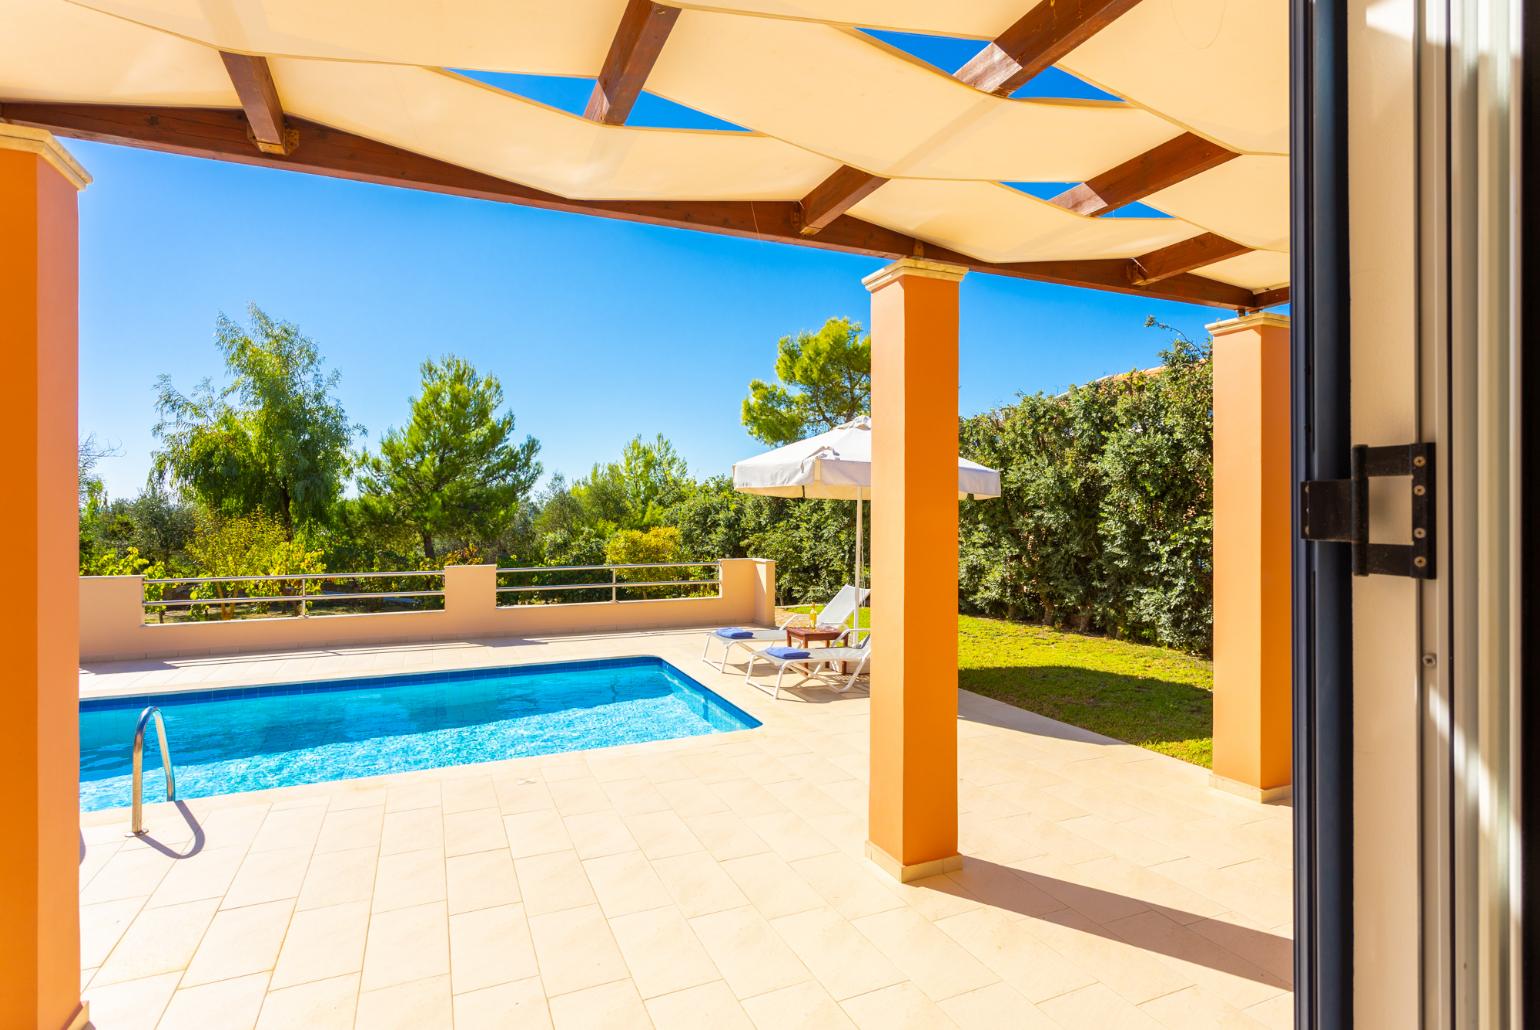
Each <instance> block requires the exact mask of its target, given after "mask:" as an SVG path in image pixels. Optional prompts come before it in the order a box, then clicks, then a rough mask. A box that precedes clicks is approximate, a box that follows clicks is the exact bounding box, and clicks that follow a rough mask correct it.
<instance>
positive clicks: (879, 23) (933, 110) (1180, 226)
mask: <svg viewBox="0 0 1540 1030" xmlns="http://www.w3.org/2000/svg"><path fill="white" fill-rule="evenodd" d="M1287 18H1288V15H1287V2H1286V0H1052V2H1051V3H1050V2H1049V0H1041V4H1039V3H1035V2H1034V0H970V2H966V3H951V4H948V3H937V2H935V0H817V2H813V0H718V2H711V3H698V2H688V3H679V4H676V5H672V6H667V5H662V4H656V3H651V2H648V0H439V2H434V3H420V2H406V0H396V2H389V0H325V2H315V0H73V2H72V0H0V25H3V26H4V29H5V30H4V31H3V32H0V120H5V121H12V122H15V123H17V124H23V125H33V126H37V127H40V128H45V129H49V130H51V131H53V132H55V133H57V134H59V135H61V136H66V137H71V136H72V137H77V138H87V139H97V140H105V141H109V142H118V143H127V144H130V145H136V146H146V147H151V148H154V149H160V150H166V151H172V152H178V153H189V154H196V155H199V156H205V157H213V158H217V159H221V160H233V161H241V162H244V163H249V164H266V165H271V166H274V167H288V168H292V169H295V170H299V171H306V172H317V173H321V174H329V175H338V176H342V177H346V178H353V179H361V180H366V181H374V182H384V183H389V184H393V185H403V186H415V187H419V188H425V189H432V190H438V191H441V192H449V193H461V194H466V195H470V196H478V197H484V198H487V199H494V200H503V201H509V202H513V203H521V204H530V205H534V206H541V207H548V208H556V209H559V210H568V211H578V212H585V213H592V214H599V215H603V216H606V217H617V218H628V219H632V220H637V221H644V222H650V223H654V224H663V225H674V226H681V227H689V228H696V229H702V230H706V231H714V232H725V233H730V234H733V235H740V236H749V237H757V238H763V239H770V240H779V241H782V242H791V243H802V244H807V245H811V246H819V247H827V248H832V249H837V250H845V251H853V252H857V253H863V254H871V255H874V256H879V257H889V258H891V257H900V256H909V255H913V254H922V255H923V256H925V257H928V258H933V259H936V260H942V261H951V262H955V263H958V264H963V265H966V266H967V267H970V268H973V269H976V270H979V271H984V272H994V273H999V274H1005V275H1013V276H1020V277H1025V278H1032V279H1040V280H1046V281H1053V282H1065V283H1073V284H1079V285H1087V286H1092V287H1096V288H1102V289H1113V290H1120V291H1123V292H1131V293H1144V294H1149V295H1151V296H1157V297H1171V298H1175V299H1183V300H1191V301H1197V302H1200V303H1206V304H1211V305H1214V306H1218V307H1233V308H1237V309H1245V310H1251V309H1256V308H1260V307H1264V306H1267V305H1270V304H1275V303H1281V302H1282V301H1284V300H1286V299H1287V285H1288V283H1287V279H1288V245H1289V241H1288V234H1289V226H1288V212H1289V204H1288V168H1287V164H1288V162H1287V153H1286V148H1287V137H1288V96H1287V81H1288V61H1287V37H1288V32H1287V28H1288V25H1287ZM865 30H890V31H898V32H906V33H924V34H931V35H941V36H949V37H958V38H961V39H966V40H979V41H985V42H987V43H988V45H987V46H985V47H984V49H983V51H982V52H981V53H980V55H979V57H977V58H975V59H974V60H973V61H970V62H969V63H968V65H966V66H964V67H963V68H962V69H960V70H958V71H956V72H955V73H954V74H948V73H947V72H946V71H944V70H942V69H940V68H937V67H934V66H932V65H930V64H928V63H926V62H925V61H922V60H920V59H918V58H916V57H914V56H911V55H910V54H908V53H906V52H905V51H904V50H901V49H899V48H898V47H897V46H895V45H890V43H889V42H885V41H884V40H883V39H879V38H877V36H874V35H872V34H870V33H869V32H868V31H865ZM1048 67H1057V68H1058V69H1060V70H1061V71H1064V72H1068V73H1070V74H1072V75H1075V76H1078V77H1079V78H1081V79H1083V80H1085V81H1086V82H1087V83H1089V84H1091V85H1094V86H1096V87H1098V88H1099V89H1101V90H1103V91H1105V92H1106V93H1108V94H1111V95H1112V96H1114V97H1116V98H1118V99H1115V100H1084V99H1056V98H1053V97H1043V96H1034V97H1031V98H1024V99H1023V98H1013V97H1012V96H1010V95H1009V94H1010V93H1011V92H1013V91H1014V90H1015V89H1016V88H1017V86H1019V85H1020V84H1022V83H1023V82H1026V81H1030V79H1031V78H1032V77H1033V76H1034V75H1035V74H1038V73H1040V72H1041V71H1042V69H1044V68H1048ZM453 69H461V70H465V71H474V72H509V73H523V74H530V75H545V76H570V77H578V78H583V79H597V80H598V82H599V85H598V86H597V87H596V88H595V100H594V101H590V105H589V111H588V113H587V115H586V116H584V115H578V114H572V113H568V112H566V111H561V110H557V109H555V108H552V107H549V106H546V105H544V104H541V103H537V102H535V101H533V100H530V99H526V98H524V97H521V96H519V95H516V94H515V93H512V92H507V91H504V90H501V89H497V88H494V87H492V86H489V85H487V84H485V83H483V82H481V81H478V80H477V79H475V78H472V77H470V76H468V75H466V74H461V73H460V72H457V71H454V70H453ZM641 90H646V91H647V92H650V93H653V94H656V95H657V96H660V97H663V98H665V99H667V100H670V101H674V102H676V103H679V104H683V105H685V106H687V107H690V108H694V109H696V110H698V111H700V112H703V113H705V114H708V115H712V116H714V117H716V118H719V119H722V120H723V121H726V122H730V123H732V124H734V125H737V126H741V127H742V129H743V130H745V131H703V130H698V129H671V128H640V127H634V126H630V125H627V124H625V122H626V116H627V112H629V110H630V104H631V102H633V101H634V98H635V96H636V95H637V93H638V92H639V91H641ZM1034 92H1037V93H1041V92H1042V90H1036V91H1034ZM601 99H602V101H603V102H602V103H601V102H598V101H600V100H601ZM1053 184H1060V185H1058V186H1054V185H1053ZM1056 191H1059V192H1056ZM1136 201H1137V202H1140V203H1143V204H1146V205H1148V208H1149V210H1145V209H1137V208H1136V209H1133V210H1135V211H1137V212H1140V213H1139V214H1134V215H1130V214H1129V205H1130V204H1133V203H1134V202H1136Z"/></svg>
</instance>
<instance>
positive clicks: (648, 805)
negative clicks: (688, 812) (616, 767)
mask: <svg viewBox="0 0 1540 1030" xmlns="http://www.w3.org/2000/svg"><path fill="white" fill-rule="evenodd" d="M636 768H642V767H640V766H637V767H636ZM601 785H602V786H603V788H604V793H605V796H606V797H608V798H609V801H610V805H611V806H612V807H613V808H614V809H615V811H617V812H620V813H622V814H624V815H642V814H644V813H646V812H661V811H663V810H664V809H667V808H670V807H672V806H671V805H670V804H669V802H668V799H667V798H666V797H664V796H663V793H662V792H661V791H660V790H659V789H658V788H657V787H656V786H654V785H653V783H652V782H651V781H650V780H647V779H645V778H643V777H641V776H634V777H628V778H625V779H619V780H610V781H607V782H603V783H602V784H601ZM676 811H677V809H676ZM680 814H681V815H682V814H683V813H680Z"/></svg>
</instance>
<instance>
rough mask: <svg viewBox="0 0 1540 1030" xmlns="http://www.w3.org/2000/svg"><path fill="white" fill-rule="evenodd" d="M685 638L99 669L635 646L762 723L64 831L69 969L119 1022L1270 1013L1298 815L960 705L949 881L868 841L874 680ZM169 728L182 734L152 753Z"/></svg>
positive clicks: (820, 1020)
mask: <svg viewBox="0 0 1540 1030" xmlns="http://www.w3.org/2000/svg"><path fill="white" fill-rule="evenodd" d="M701 641H702V638H701V636H700V635H699V634H694V633H670V634H651V635H629V636H610V637H594V638H585V639H560V640H558V639H552V640H534V641H530V640H521V641H507V642H494V643H490V644H451V645H432V646H417V647H401V648H394V649H367V650H357V651H351V652H336V653H331V652H327V653H321V654H306V655H296V656H268V657H263V658H250V659H247V658H240V659H233V658H204V659H188V660H180V661H178V662H175V663H137V664H132V665H113V666H97V667H94V668H92V669H89V670H86V671H85V672H83V674H82V677H81V684H82V690H83V691H85V692H86V693H89V694H96V693H101V692H132V693H138V692H146V691H158V690H162V689H171V688H186V687H196V686H203V685H212V684H214V683H236V682H240V683H256V682H274V681H281V680H300V679H316V678H324V677H336V676H350V675H351V676H356V675H360V674H369V673H386V672H396V671H408V670H422V669H429V668H454V667H468V666H475V665H496V664H513V663H520V662H533V661H552V660H562V659H569V658H578V657H598V656H606V655H627V654H657V655H660V656H662V657H664V658H667V659H668V660H670V661H672V662H674V663H675V664H676V665H678V666H679V667H680V668H681V669H684V670H685V671H687V672H688V673H689V674H690V675H692V676H695V677H696V678H698V679H699V680H700V681H701V682H703V683H705V684H706V685H707V686H710V687H711V688H712V689H714V690H717V691H719V692H720V693H722V694H723V695H724V696H726V697H728V698H729V699H730V700H732V701H734V702H735V703H737V704H738V705H740V706H741V707H743V708H745V709H747V710H748V711H750V712H752V713H753V714H754V715H755V716H757V717H758V718H760V719H762V720H763V721H764V726H763V727H762V728H760V729H758V730H751V731H746V732H740V733H734V734H725V735H716V736H709V737H697V738H693V739H689V740H682V741H668V742H660V743H653V744H641V745H631V746H627V747H621V748H614V749H610V750H603V751H590V752H580V753H572V754H565V755H556V756H551V757H547V758H538V759H518V760H511V761H505V762H497V763H492V764H486V765H474V766H461V767H458V768H448V769H438V770H431V771H426V772H416V773H406V774H401V775H396V776H390V777H383V778H378V779H370V780H353V781H345V782H336V783H328V784H320V785H316V786H311V787H294V788H285V789H281V790H273V791H269V792H265V793H261V794H245V795H231V796H225V797H218V798H203V799H196V800H191V801H188V802H187V803H186V805H185V809H183V810H179V809H177V808H174V807H172V806H169V805H157V806H152V807H150V808H149V809H148V810H147V817H146V822H147V825H148V826H149V828H150V830H151V833H152V835H153V839H151V840H125V839H124V837H123V831H124V829H126V826H127V813H126V812H125V811H123V810H118V811H114V812H99V813H92V814H89V815H85V816H83V818H82V823H83V825H82V841H83V857H82V861H81V913H82V932H83V947H82V952H83V955H82V967H83V972H82V977H83V980H84V982H85V988H84V994H85V997H86V998H87V999H88V1000H89V1001H90V1004H91V1012H92V1016H93V1020H94V1025H96V1026H98V1027H101V1028H104V1030H128V1028H134V1027H149V1026H159V1027H166V1028H170V1027H204V1028H209V1027H252V1026H259V1027H264V1028H267V1027H305V1028H316V1030H320V1028H325V1027H333V1026H336V1027H350V1026H355V1025H356V1026H358V1027H366V1028H371V1030H373V1028H387V1027H398V1026H399V1027H411V1028H414V1030H422V1028H432V1027H449V1026H451V1025H452V1026H455V1027H458V1028H460V1030H470V1028H479V1027H515V1026H516V1027H521V1028H522V1027H541V1026H546V1025H549V1024H554V1025H555V1026H557V1027H561V1028H566V1027H583V1028H588V1027H623V1028H628V1030H629V1028H635V1027H646V1026H648V1025H656V1026H658V1027H665V1028H666V1027H708V1028H710V1030H731V1028H734V1027H747V1026H758V1027H762V1028H767V1027H776V1028H784V1027H817V1026H841V1027H848V1026H851V1025H855V1026H859V1027H880V1028H883V1030H892V1028H901V1027H925V1028H936V1027H948V1026H951V1025H953V1024H954V1023H955V1024H957V1025H959V1026H963V1027H1012V1028H1017V1027H1025V1028H1031V1027H1069V1028H1077V1030H1078V1028H1085V1027H1091V1028H1096V1030H1102V1028H1111V1027H1141V1026H1159V1025H1164V1026H1173V1027H1182V1028H1196V1027H1202V1026H1211V1025H1216V1026H1217V1025H1222V1026H1226V1027H1237V1026H1251V1025H1262V1026H1277V1027H1282V1026H1285V1025H1288V1024H1289V1023H1290V1020H1291V1001H1292V996H1291V994H1290V993H1289V985H1290V976H1291V972H1290V966H1291V960H1290V947H1291V945H1290V901H1289V896H1290V894H1289V892H1290V885H1289V861H1290V852H1289V815H1290V813H1289V810H1288V809H1287V808H1286V807H1281V806H1262V805H1257V804H1254V803H1252V802H1249V801H1245V800H1242V799H1239V798H1236V797H1231V796H1229V795H1226V794H1222V793H1218V792H1216V791H1214V790H1212V789H1211V788H1210V787H1208V786H1207V782H1206V781H1207V774H1206V773H1205V772H1204V771H1203V770H1200V769H1197V768H1194V767H1191V766H1188V765H1184V764H1182V763H1180V762H1178V761H1176V760H1174V759H1169V758H1165V757H1163V756H1160V755H1156V754H1153V753H1151V752H1148V751H1144V750H1141V749H1139V748H1136V747H1130V746H1128V745H1124V744H1119V743H1116V742H1112V741H1109V740H1106V739H1105V738H1100V737H1095V736H1093V735H1091V734H1087V733H1085V732H1083V731H1080V730H1077V729H1073V728H1071V727H1068V726H1065V725H1063V724H1061V723H1056V722H1053V721H1051V720H1047V719H1043V718H1040V717H1038V716H1034V715H1032V714H1029V713H1026V712H1022V711H1019V710H1017V709H1014V708H1011V707H1009V706H1006V705H1003V704H999V703H997V702H994V701H990V700H986V699H983V698H980V697H977V696H974V695H971V694H964V695H963V696H962V720H961V721H960V723H959V725H958V733H959V736H960V738H961V782H960V784H959V789H960V792H961V800H962V811H963V816H962V824H961V832H962V850H963V853H964V854H965V856H966V861H965V864H964V866H963V868H962V870H961V871H959V872H956V873H953V874H948V875H946V876H940V877H934V878H931V879H928V880H924V881H921V882H919V883H916V884H912V885H908V886H899V885H897V884H895V883H893V882H892V881H890V880H888V879H886V878H885V877H884V876H883V875H882V874H881V873H879V872H877V871H876V870H875V869H874V868H872V867H870V866H869V865H867V864H866V863H865V862H864V860H863V859H862V850H863V844H864V841H865V804H866V776H867V765H866V753H867V707H868V706H867V700H866V698H865V696H864V694H863V693H862V692H860V691H854V692H852V693H851V694H850V695H844V696H842V695H837V694H833V693H829V692H825V691H819V690H809V691H806V692H804V694H803V696H802V697H800V698H797V697H791V698H783V700H781V701H779V702H775V701H772V700H770V698H769V697H768V695H766V694H764V693H762V692H760V691H757V690H754V689H753V688H746V687H744V686H743V685H742V680H741V676H723V675H719V674H717V673H715V672H713V671H711V670H710V669H708V668H707V667H706V666H705V665H703V664H702V663H701V662H700V660H699V652H700V646H701ZM172 744H173V746H174V745H175V741H174V740H173V741H172Z"/></svg>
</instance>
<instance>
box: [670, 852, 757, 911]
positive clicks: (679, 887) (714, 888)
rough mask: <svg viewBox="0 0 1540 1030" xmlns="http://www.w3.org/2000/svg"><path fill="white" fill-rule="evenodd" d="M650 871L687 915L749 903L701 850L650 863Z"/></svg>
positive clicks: (718, 866) (724, 873) (718, 865)
mask: <svg viewBox="0 0 1540 1030" xmlns="http://www.w3.org/2000/svg"><path fill="white" fill-rule="evenodd" d="M652 869H653V872H655V873H657V874H658V879H660V880H662V881H663V886H664V887H665V888H667V890H668V892H669V893H670V894H672V895H673V896H674V903H675V904H676V905H678V906H679V910H680V911H681V912H683V913H684V914H685V915H686V916H702V915H706V914H708V913H711V912H720V911H722V910H724V909H729V908H738V907H739V906H741V905H747V904H748V903H749V898H748V895H746V894H744V893H743V891H741V890H739V889H738V885H737V884H736V883H734V882H733V878H732V877H730V876H728V875H727V873H726V872H725V871H724V870H723V869H722V866H721V865H720V864H719V863H718V862H717V861H716V860H715V859H714V858H712V857H711V856H710V855H709V854H707V853H706V852H704V851H697V852H693V853H691V854H688V855H677V856H675V857H674V858H664V859H659V860H658V861H656V862H653V863H652Z"/></svg>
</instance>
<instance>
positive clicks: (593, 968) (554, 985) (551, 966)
mask: <svg viewBox="0 0 1540 1030" xmlns="http://www.w3.org/2000/svg"><path fill="white" fill-rule="evenodd" d="M529 932H530V936H531V937H532V938H533V939H534V942H535V956H536V958H537V959H538V960H539V963H540V980H541V982H542V983H543V984H544V985H545V991H546V994H547V995H549V996H551V997H555V996H556V995H558V994H567V993H569V992H572V991H581V990H584V989H586V988H589V987H597V986H598V985H600V984H606V983H610V982H612V981H615V980H623V979H625V978H626V977H627V976H628V975H629V973H628V971H627V967H626V961H625V959H624V958H622V957H621V954H620V949H619V948H618V947H617V946H616V944H615V938H614V935H613V934H611V933H610V928H609V924H608V922H606V920H605V918H604V913H603V912H602V911H601V910H600V908H599V906H598V905H589V906H586V907H583V908H570V909H565V910H563V911H560V912H552V913H550V914H548V915H542V916H531V917H530V920H529Z"/></svg>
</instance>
